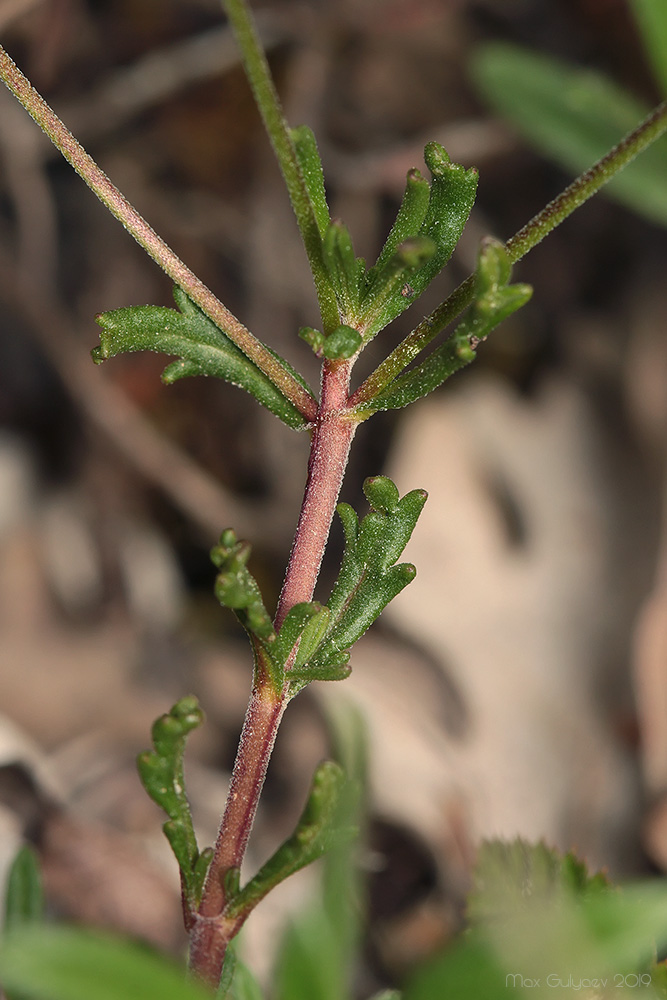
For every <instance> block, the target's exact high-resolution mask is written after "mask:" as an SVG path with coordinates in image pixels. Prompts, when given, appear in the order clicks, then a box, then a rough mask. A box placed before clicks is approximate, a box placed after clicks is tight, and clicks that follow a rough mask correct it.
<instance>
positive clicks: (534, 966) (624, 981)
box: [405, 860, 667, 1000]
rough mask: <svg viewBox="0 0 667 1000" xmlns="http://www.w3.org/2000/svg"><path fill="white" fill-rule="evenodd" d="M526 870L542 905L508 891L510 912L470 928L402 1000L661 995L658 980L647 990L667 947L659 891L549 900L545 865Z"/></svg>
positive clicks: (633, 889)
mask: <svg viewBox="0 0 667 1000" xmlns="http://www.w3.org/2000/svg"><path fill="white" fill-rule="evenodd" d="M545 867H546V869H547V871H545ZM532 870H533V871H534V872H535V874H536V875H537V877H538V878H539V879H540V881H541V885H542V888H546V889H547V898H546V899H545V896H544V894H542V893H541V894H540V895H537V896H536V895H535V894H534V893H532V892H531V893H530V894H529V897H528V898H527V899H525V898H524V899H521V900H519V899H518V894H517V887H516V886H515V887H514V889H513V890H512V893H511V899H513V900H514V902H515V903H516V904H517V905H516V906H515V909H514V911H513V912H510V908H509V907H504V908H503V910H502V916H500V913H499V914H498V917H497V918H496V919H489V920H488V921H487V922H485V924H484V925H483V926H480V925H478V926H475V927H474V928H473V929H472V930H471V931H469V932H468V934H467V935H466V937H465V938H464V939H463V941H462V942H461V943H460V944H459V945H458V946H457V947H455V948H454V949H452V950H450V951H449V952H448V953H446V954H444V955H442V956H440V957H439V958H437V959H436V960H434V961H433V962H432V963H430V964H429V965H428V966H427V967H426V968H424V969H422V970H421V971H420V972H419V973H418V974H417V975H416V976H415V978H414V979H413V980H412V982H410V983H409V984H408V986H407V988H406V990H405V1000H432V998H434V997H441V996H442V997H444V996H447V997H449V996H452V997H457V998H459V997H460V998H462V1000H473V998H474V1000H477V998H478V997H484V1000H502V998H503V997H508V996H509V997H512V996H517V997H518V996H521V997H526V996H530V997H534V998H537V1000H549V998H554V997H556V998H558V1000H561V998H562V1000H565V998H566V997H571V996H573V995H582V996H605V997H606V996H611V995H616V994H617V993H620V994H622V993H623V992H624V990H623V987H624V986H625V987H626V989H627V993H628V994H630V995H633V996H634V995H640V996H649V997H655V996H659V995H660V993H659V989H660V984H659V979H660V976H659V974H658V975H657V976H655V984H656V987H655V988H654V987H653V986H652V985H650V984H651V982H652V980H653V979H654V973H655V971H656V970H655V966H654V965H653V964H652V958H653V955H654V954H655V951H656V950H657V951H658V953H660V952H662V951H663V949H664V947H665V944H666V943H667V921H665V913H666V912H667V890H666V889H665V887H664V885H662V884H660V883H659V882H654V883H646V884H644V885H636V886H628V887H624V888H623V889H616V890H611V889H610V890H607V891H603V892H602V891H591V892H585V893H584V894H583V895H578V894H576V893H573V892H570V891H563V892H556V893H554V892H553V884H552V883H550V881H549V878H548V865H545V862H544V860H542V861H538V862H536V863H534V864H533V868H532ZM523 885H524V888H527V883H526V882H525V881H524V882H523ZM640 986H641V987H642V988H641V989H638V988H637V987H640Z"/></svg>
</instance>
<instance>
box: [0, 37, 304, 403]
mask: <svg viewBox="0 0 667 1000" xmlns="http://www.w3.org/2000/svg"><path fill="white" fill-rule="evenodd" d="M0 77H2V79H3V80H4V82H5V84H6V85H7V87H8V88H9V90H11V92H12V93H13V94H14V96H15V97H16V98H17V99H18V101H19V102H20V103H21V104H22V105H23V107H24V108H25V109H26V111H27V112H28V113H29V114H30V115H31V116H32V118H34V120H35V121H36V122H37V124H38V125H39V126H40V128H41V129H42V130H43V131H44V132H45V133H46V134H47V135H48V137H49V139H50V140H51V142H52V143H53V144H54V146H56V148H57V149H59V150H60V152H61V153H62V155H63V156H64V157H65V159H66V160H67V161H68V162H69V163H70V164H71V165H72V166H73V167H74V169H75V170H76V172H77V173H78V174H79V175H80V176H81V177H82V178H83V180H84V181H85V182H86V184H87V185H88V187H89V188H90V189H91V191H93V193H94V194H96V195H97V197H98V198H99V199H100V201H101V202H102V204H103V205H105V206H106V207H107V208H108V209H109V211H110V212H111V214H112V215H114V216H115V217H116V218H117V219H118V220H119V222H121V223H122V224H123V226H124V227H125V229H127V231H128V232H129V233H130V234H131V235H132V236H133V237H134V238H135V240H136V241H137V243H139V245H140V246H142V247H143V248H144V250H145V251H146V253H147V254H148V255H149V256H150V257H152V258H153V260H154V261H155V262H156V263H157V264H159V265H160V267H161V268H162V269H163V270H164V271H166V273H167V274H168V275H169V277H170V278H171V279H172V281H174V282H175V283H176V284H177V285H179V286H180V287H181V288H182V289H183V290H184V291H185V292H186V293H187V294H188V296H189V297H190V298H191V299H192V301H193V302H194V303H195V304H196V305H198V306H199V308H200V309H201V310H202V312H204V313H205V314H206V315H207V316H208V318H209V319H210V320H212V321H213V322H214V323H215V324H216V326H218V327H220V329H221V330H224V332H225V334H226V335H227V336H228V337H229V339H230V340H232V341H233V342H234V343H235V344H236V346H237V347H239V348H240V349H241V350H242V351H243V353H244V354H245V355H247V357H249V358H250V360H251V361H253V362H254V363H255V364H256V365H257V367H258V368H259V369H260V370H261V371H263V372H264V374H265V375H266V376H267V377H268V378H269V379H271V381H272V382H273V384H274V385H275V386H277V388H278V389H280V391H281V392H282V393H283V395H284V396H286V397H287V399H289V400H290V401H291V402H292V403H293V404H294V405H295V406H296V408H297V409H298V410H299V412H300V413H302V414H303V416H304V417H305V418H306V419H307V420H312V419H313V418H314V416H315V413H316V409H317V404H316V402H315V399H314V398H313V396H312V395H311V394H310V393H309V392H308V390H307V389H305V388H304V387H303V386H302V385H301V384H300V382H299V381H298V380H297V379H296V378H295V377H294V376H293V375H292V374H291V372H289V371H288V370H287V369H286V368H285V367H284V365H282V364H281V362H280V361H279V360H278V358H276V357H275V355H273V354H272V353H271V352H270V351H269V350H267V348H266V347H265V346H264V344H262V343H261V342H260V341H259V340H257V339H256V337H254V336H253V335H252V333H250V331H249V330H247V329H246V327H245V326H244V325H243V324H242V323H241V322H240V320H238V319H237V318H236V316H234V315H233V313H231V312H230V311H229V309H227V307H226V306H225V305H223V303H222V302H220V300H219V299H218V298H217V297H216V296H215V295H214V294H213V292H212V291H211V290H210V289H209V288H207V287H206V285H205V284H204V283H203V281H200V279H199V278H198V277H197V276H196V275H195V274H193V272H192V271H191V270H190V268H189V267H187V266H186V265H185V264H184V263H183V261H182V260H181V259H180V258H179V257H178V256H177V255H176V254H175V253H174V251H173V250H172V249H171V248H170V247H168V246H167V244H166V243H165V242H164V240H162V239H161V238H160V237H159V236H158V235H157V233H156V232H155V231H154V230H153V229H152V228H151V226H150V225H149V224H148V223H147V222H146V220H145V219H144V218H143V217H142V216H141V215H140V214H139V212H137V210H136V209H135V208H134V207H133V206H132V205H131V204H130V202H129V201H128V200H127V198H126V197H125V196H124V195H123V194H121V192H120V191H119V190H118V188H117V187H116V186H115V185H114V184H113V183H112V182H111V181H110V180H109V178H108V177H107V175H106V174H105V173H104V171H103V170H102V169H101V168H100V167H99V166H98V165H97V163H95V161H94V160H93V158H92V157H91V156H89V154H88V153H87V152H86V151H85V149H84V148H83V146H82V145H81V144H80V143H79V142H78V141H77V140H76V139H75V138H74V136H73V135H72V133H71V132H70V131H69V129H68V128H67V127H66V126H65V125H64V124H63V123H62V121H61V120H60V118H58V116H57V114H56V113H55V111H53V110H52V109H51V108H50V107H49V105H48V104H47V103H46V101H45V100H44V99H43V98H42V97H41V95H40V94H38V93H37V91H36V90H35V88H34V87H33V86H32V84H31V83H30V81H29V80H28V79H27V78H26V77H25V76H24V75H23V73H21V71H20V69H19V68H18V66H17V65H16V63H14V62H13V60H12V59H11V58H10V56H9V55H8V54H7V53H6V52H5V50H4V49H3V48H2V46H0Z"/></svg>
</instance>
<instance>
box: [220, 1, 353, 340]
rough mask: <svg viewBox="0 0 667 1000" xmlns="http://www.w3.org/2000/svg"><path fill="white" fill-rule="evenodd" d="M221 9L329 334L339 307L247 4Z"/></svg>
mask: <svg viewBox="0 0 667 1000" xmlns="http://www.w3.org/2000/svg"><path fill="white" fill-rule="evenodd" d="M222 5H223V7H224V9H225V13H226V14H227V17H228V18H229V22H230V24H231V26H232V28H233V30H234V34H235V36H236V41H237V44H238V47H239V50H240V52H241V58H242V61H243V66H244V69H245V72H246V76H247V77H248V82H249V83H250V86H251V88H252V92H253V94H254V97H255V102H256V104H257V107H258V108H259V111H260V114H261V116H262V121H263V122H264V127H265V128H266V131H267V133H268V135H269V139H270V140H271V145H272V146H273V149H274V152H275V154H276V157H277V159H278V164H279V166H280V169H281V171H282V175H283V177H284V179H285V185H286V187H287V191H288V194H289V197H290V201H291V203H292V208H293V210H294V214H295V216H296V221H297V224H298V226H299V230H300V232H301V238H302V240H303V245H304V247H305V250H306V254H307V256H308V262H309V264H310V269H311V271H312V274H313V279H314V281H315V288H316V290H317V297H318V301H319V304H320V312H321V314H322V324H323V327H324V331H325V333H331V332H332V330H334V329H335V328H336V327H337V326H338V324H339V323H340V318H339V314H338V306H337V304H336V298H335V295H334V292H333V289H332V287H331V282H330V281H329V279H328V277H327V274H326V271H325V268H324V264H323V261H322V239H321V237H320V232H319V228H318V225H317V219H316V217H315V212H314V209H313V205H312V202H311V200H310V197H309V194H308V190H307V188H306V185H305V183H304V179H303V174H302V172H301V167H300V165H299V160H298V158H297V155H296V149H295V147H294V142H293V140H292V136H291V135H290V131H289V128H288V125H287V122H286V120H285V116H284V114H283V110H282V107H281V104H280V98H279V97H278V93H277V91H276V88H275V85H274V83H273V79H272V77H271V71H270V69H269V64H268V62H267V59H266V55H265V54H264V49H263V48H262V45H261V42H260V40H259V36H258V34H257V30H256V28H255V24H254V20H253V17H252V14H251V12H250V8H249V6H248V4H247V3H246V0H222Z"/></svg>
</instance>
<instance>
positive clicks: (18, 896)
mask: <svg viewBox="0 0 667 1000" xmlns="http://www.w3.org/2000/svg"><path fill="white" fill-rule="evenodd" d="M43 916H44V891H43V888H42V874H41V870H40V865H39V858H38V856H37V853H36V852H35V851H34V850H33V848H32V847H29V846H28V845H27V844H24V845H23V847H21V848H19V850H18V851H17V853H16V856H15V857H14V860H13V861H12V863H11V865H10V868H9V872H8V873H7V887H6V889H5V924H4V931H5V934H8V933H12V932H13V931H15V930H17V929H19V928H21V927H23V926H25V925H26V924H33V923H39V922H40V921H41V920H42V919H43Z"/></svg>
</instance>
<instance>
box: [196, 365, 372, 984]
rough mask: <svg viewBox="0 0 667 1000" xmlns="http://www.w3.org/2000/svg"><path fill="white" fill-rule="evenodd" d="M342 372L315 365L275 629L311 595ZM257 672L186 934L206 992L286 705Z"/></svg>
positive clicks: (341, 411)
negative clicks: (301, 481)
mask: <svg viewBox="0 0 667 1000" xmlns="http://www.w3.org/2000/svg"><path fill="white" fill-rule="evenodd" d="M350 369H351V363H350V362H348V361H333V362H332V361H326V362H325V363H324V365H323V369H322V393H321V402H320V406H319V408H318V414H317V418H316V420H315V426H314V428H313V436H312V442H311V450H310V461H309V463H308V478H307V482H306V488H305V492H304V498H303V503H302V506H301V513H300V516H299V521H298V524H297V529H296V534H295V536H294V542H293V545H292V550H291V553H290V558H289V563H288V567H287V572H286V575H285V582H284V584H283V588H282V591H281V595H280V599H279V602H278V609H277V612H276V619H275V624H276V628H280V625H281V623H282V622H283V621H284V619H285V615H286V614H287V612H288V611H289V610H290V608H292V607H293V606H294V605H295V604H298V603H299V602H301V601H309V600H311V598H312V596H313V592H314V590H315V584H316V582H317V577H318V575H319V569H320V565H321V562H322V556H323V554H324V548H325V546H326V542H327V538H328V537H329V530H330V528H331V521H332V518H333V515H334V511H335V508H336V502H337V500H338V495H339V493H340V488H341V485H342V481H343V476H344V473H345V467H346V465H347V458H348V454H349V450H350V445H351V443H352V438H353V437H354V432H355V430H356V427H357V425H358V420H357V419H355V418H353V417H351V415H350V413H349V407H348V402H347V396H348V387H349V381H350ZM261 667H262V665H261V660H260V661H259V662H258V663H257V665H256V669H255V675H254V680H253V690H252V693H251V696H250V703H249V705H248V710H247V713H246V717H245V721H244V724H243V730H242V733H241V739H240V742H239V747H238V750H237V755H236V760H235V762H234V769H233V771H232V778H231V783H230V788H229V795H228V797H227V804H226V806H225V812H224V815H223V817H222V822H221V824H220V829H219V831H218V837H217V840H216V845H215V849H214V854H213V860H212V861H211V866H210V868H209V871H208V875H207V878H206V885H205V887H204V892H203V895H202V901H201V905H200V907H199V911H198V913H197V914H195V915H194V925H193V928H192V931H191V944H190V970H191V973H192V975H193V976H195V977H196V978H198V979H200V980H202V981H203V982H204V983H206V984H207V985H209V986H211V987H216V986H217V985H218V982H219V980H220V974H221V971H222V963H223V961H224V957H225V952H226V949H227V945H228V944H229V941H230V940H231V939H232V937H233V936H234V935H235V934H236V933H238V930H239V928H240V925H241V923H242V921H243V920H244V919H245V917H246V916H247V914H245V915H244V916H243V918H238V919H236V920H230V919H228V918H226V917H225V916H224V908H225V904H226V902H227V891H226V887H225V884H226V878H227V877H228V874H229V873H230V872H233V871H234V870H236V871H238V870H240V868H241V864H242V862H243V858H244V855H245V851H246V846H247V843H248V838H249V836H250V831H251V829H252V825H253V822H254V819H255V814H256V811H257V805H258V802H259V797H260V794H261V791H262V786H263V784H264V779H265V777H266V772H267V768H268V765H269V760H270V757H271V752H272V750H273V746H274V744H275V740H276V735H277V732H278V727H279V725H280V722H281V719H282V717H283V714H284V711H285V708H286V707H287V703H288V701H289V694H288V686H287V685H285V687H284V689H283V690H282V691H281V692H278V693H276V691H275V690H274V688H273V686H272V684H271V681H270V680H269V677H268V675H267V674H266V673H265V672H264V671H263V670H262V668H261Z"/></svg>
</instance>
